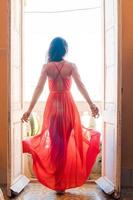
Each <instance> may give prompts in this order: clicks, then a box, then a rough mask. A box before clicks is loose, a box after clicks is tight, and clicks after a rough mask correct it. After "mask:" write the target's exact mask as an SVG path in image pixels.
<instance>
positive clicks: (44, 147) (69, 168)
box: [22, 65, 100, 190]
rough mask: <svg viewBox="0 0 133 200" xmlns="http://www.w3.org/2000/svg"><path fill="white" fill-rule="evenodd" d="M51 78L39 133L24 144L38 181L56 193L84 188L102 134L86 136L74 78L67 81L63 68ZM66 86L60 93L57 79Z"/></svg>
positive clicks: (24, 150)
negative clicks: (79, 187) (72, 80)
mask: <svg viewBox="0 0 133 200" xmlns="http://www.w3.org/2000/svg"><path fill="white" fill-rule="evenodd" d="M55 66H56V69H57V70H58V74H57V76H56V78H55V79H49V89H50V93H49V96H48V99H47V102H46V106H45V110H44V117H43V125H42V129H41V132H40V134H38V135H36V136H33V137H31V138H27V139H25V140H23V141H22V144H23V153H30V154H32V158H33V170H34V173H35V176H36V177H37V179H38V180H39V181H40V182H41V183H42V184H43V185H45V186H47V187H49V188H51V189H54V190H65V189H68V188H74V187H78V186H81V185H82V184H84V183H85V181H86V179H87V178H88V176H89V174H90V171H91V169H92V166H93V164H94V162H95V160H96V157H97V155H98V153H99V147H100V145H99V143H100V134H99V132H96V131H91V137H90V139H89V140H88V139H86V138H85V136H84V135H83V131H82V126H81V121H80V116H79V112H78V110H77V107H76V105H75V102H74V100H73V97H72V95H71V92H70V88H71V78H64V77H63V76H62V74H61V70H62V68H63V65H62V66H61V68H60V69H59V68H58V65H55ZM58 78H60V79H61V80H62V83H63V90H58V89H57V88H58V87H57V80H58Z"/></svg>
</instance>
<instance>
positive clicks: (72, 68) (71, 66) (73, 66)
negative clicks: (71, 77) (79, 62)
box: [67, 61, 77, 71]
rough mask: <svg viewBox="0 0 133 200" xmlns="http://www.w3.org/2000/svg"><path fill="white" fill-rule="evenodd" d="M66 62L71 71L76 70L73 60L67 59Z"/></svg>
mask: <svg viewBox="0 0 133 200" xmlns="http://www.w3.org/2000/svg"><path fill="white" fill-rule="evenodd" d="M67 64H68V65H69V67H70V69H71V71H73V70H76V69H77V67H76V64H75V63H73V62H70V61H67Z"/></svg>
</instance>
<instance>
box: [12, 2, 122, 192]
mask: <svg viewBox="0 0 133 200" xmlns="http://www.w3.org/2000/svg"><path fill="white" fill-rule="evenodd" d="M29 2H30V1H29ZM38 2H39V1H34V0H33V1H32V3H33V4H32V6H33V8H34V11H35V12H36V11H38V5H41V4H39V3H38ZM40 2H43V0H42V1H41V0H40ZM61 2H62V1H61ZM63 2H64V4H63V5H64V9H65V11H67V12H64V11H63V13H64V14H65V15H68V12H69V14H72V13H74V15H75V16H76V15H77V13H79V12H80V13H81V14H80V16H82V17H83V16H84V15H87V14H88V15H90V16H87V18H86V17H84V18H82V20H83V21H84V23H81V27H82V29H80V28H79V27H78V26H77V23H75V21H77V19H78V18H76V17H75V18H74V17H73V16H72V17H71V18H72V21H73V20H74V19H75V21H74V22H73V26H74V27H75V30H76V29H77V32H76V35H75V34H74V35H73V38H72V37H71V34H72V33H71V32H70V36H69V30H67V29H66V28H67V26H69V23H68V24H65V27H64V28H65V29H64V28H62V29H61V30H66V33H68V35H66V33H65V34H64V33H62V32H61V33H60V31H61V30H58V31H59V32H56V33H55V32H53V30H50V31H49V33H53V34H54V35H51V37H50V38H49V39H46V41H45V40H44V39H45V38H44V33H42V34H43V35H41V36H40V35H39V34H40V33H41V32H40V28H39V24H40V22H41V30H46V33H48V32H47V30H49V29H48V27H49V25H50V24H48V25H47V26H46V24H43V20H42V19H43V18H42V17H41V18H39V17H35V20H38V22H39V23H38V24H37V22H35V21H32V23H36V24H37V27H38V29H37V28H36V27H34V26H33V25H32V24H29V26H30V27H31V30H32V31H31V30H29V29H27V30H29V31H30V37H32V36H34V37H33V38H32V44H30V45H31V47H32V50H31V49H28V48H25V47H26V45H28V44H29V41H31V40H30V38H28V37H27V36H26V34H24V32H22V23H23V22H24V25H26V24H25V23H29V19H28V18H27V21H26V20H25V16H23V14H24V12H26V10H25V9H26V3H28V0H27V1H26V0H25V1H24V2H23V3H25V8H24V10H23V5H22V1H17V0H14V1H11V29H10V30H11V69H10V71H11V76H10V78H11V80H10V81H11V82H10V87H11V95H10V96H11V98H10V105H9V111H10V112H11V116H10V120H9V121H10V127H9V132H10V138H9V147H8V151H9V152H8V157H9V165H8V166H9V173H8V189H9V191H10V190H13V191H15V190H17V193H19V192H20V191H21V190H22V189H23V188H24V187H25V185H26V184H27V182H28V181H27V179H26V178H25V177H24V176H23V170H22V169H23V168H22V149H21V139H22V132H25V133H26V130H27V127H23V128H26V129H25V130H23V131H22V124H21V121H20V118H21V114H22V109H23V110H24V109H25V108H24V106H23V105H24V101H26V99H25V97H26V95H27V94H28V95H29V96H28V98H27V97H26V98H27V99H28V101H29V98H31V95H32V92H33V89H34V87H35V85H36V82H34V83H33V82H32V81H33V80H34V78H33V77H34V76H35V80H37V78H38V77H37V76H39V72H40V70H41V67H42V64H44V62H45V61H46V60H45V56H46V55H45V52H46V50H47V47H48V45H49V42H50V40H51V39H52V38H53V37H55V34H56V35H58V34H59V35H60V36H63V37H65V38H66V40H67V41H68V43H69V48H70V49H71V48H72V52H73V49H75V48H76V51H74V52H73V54H71V51H69V55H71V57H68V59H70V60H72V61H73V62H75V63H76V64H77V66H78V68H79V71H81V76H82V78H83V79H84V81H85V84H86V86H87V88H88V91H89V93H90V95H91V96H92V98H93V99H94V100H98V99H96V96H95V95H96V94H97V96H98V97H100V95H99V94H98V92H99V91H100V90H102V91H103V92H102V94H103V95H102V97H101V99H99V101H100V100H101V102H102V109H101V111H102V112H101V113H102V115H101V116H102V120H101V122H102V124H103V125H102V127H103V131H101V132H102V136H103V137H102V173H101V179H100V180H99V181H97V183H98V184H99V185H100V186H101V187H102V189H104V191H106V192H107V193H110V194H111V193H113V192H114V191H118V192H119V191H120V173H121V168H120V166H121V165H120V164H121V163H120V152H121V149H120V126H121V124H120V123H121V121H120V116H121V114H120V112H121V101H120V100H121V65H120V59H121V56H120V47H119V45H120V42H121V40H120V37H119V40H118V36H120V23H119V16H120V15H119V14H120V11H121V8H120V5H119V4H118V3H117V1H115V0H112V1H105V0H101V2H100V1H94V0H90V1H88V0H87V1H84V2H86V3H87V4H86V5H87V7H86V5H84V6H85V7H83V2H80V3H81V4H79V5H78V4H76V11H75V4H74V7H67V6H68V3H67V1H63ZM77 2H78V1H76V3H77ZM92 2H93V3H94V4H95V3H96V4H95V5H94V4H93V9H92V8H91V9H90V7H91V5H92V4H91V3H92ZM99 2H100V4H97V3H99ZM90 4H91V5H90ZM51 5H53V4H50V7H49V9H48V10H45V12H46V11H48V12H47V13H45V18H46V14H48V13H49V12H50V13H51V11H52V13H51V16H52V15H55V13H53V11H55V9H56V11H57V9H58V10H59V12H58V14H56V16H59V14H62V12H60V10H61V11H62V8H60V7H56V6H57V5H58V4H56V6H55V7H53V8H52V7H51ZM59 5H60V4H59ZM71 5H72V4H71ZM99 5H101V16H102V21H100V20H101V17H100V18H99V19H97V17H96V19H97V20H99V23H98V24H99V25H98V26H99V27H100V23H101V25H102V26H101V27H102V28H100V29H102V31H103V33H101V34H102V35H101V36H100V35H98V37H99V36H100V38H103V39H100V40H97V41H95V40H94V38H95V37H94V36H93V34H94V35H95V34H96V33H95V32H96V31H97V29H95V28H96V27H95V26H94V25H95V24H93V23H91V21H92V20H93V18H92V19H91V17H92V16H91V15H92V13H93V12H95V10H97V12H96V13H98V12H100V11H98V10H100V6H99ZM45 8H46V7H45ZM79 8H80V9H79ZM81 8H82V9H81ZM51 9H52V10H51ZM64 9H63V10H64ZM71 9H72V11H68V10H71ZM77 9H78V11H77ZM83 10H84V11H83ZM88 10H91V11H92V12H88ZM23 11H24V12H23ZM32 11H33V10H32ZM82 11H83V12H82ZM39 12H40V15H44V13H43V12H44V7H42V8H41V10H40V11H39ZM90 13H91V14H90ZM25 14H26V15H28V16H31V15H32V16H33V15H35V13H31V15H29V14H30V12H28V10H27V13H25ZM72 15H73V14H72ZM66 18H67V17H66ZM55 19H56V17H54V20H55ZM67 19H68V18H67ZM90 19H91V21H90ZM96 19H95V18H94V21H95V20H96ZM69 20H70V19H69ZM44 21H46V22H48V17H47V20H44ZM89 21H90V24H92V25H93V26H92V27H93V28H92V29H89V30H91V31H92V32H91V34H90V32H87V36H86V32H84V30H87V29H86V27H88V26H87V25H88V24H89ZM67 22H68V21H67ZM54 24H55V23H54ZM70 24H71V23H70ZM83 24H86V25H84V26H83ZM61 25H62V24H61ZM45 26H46V27H45ZM62 26H63V25H62ZM34 28H35V30H34ZM50 28H51V26H50ZM100 29H99V30H100ZM94 30H95V31H94ZM34 32H35V35H34V34H33V33H34ZM80 33H81V35H80ZM78 34H79V38H81V40H75V39H77V38H78ZM99 34H100V33H99ZM48 35H50V34H48ZM90 35H91V37H90ZM38 36H39V37H38ZM84 36H85V41H84V39H83V38H84ZM26 37H27V39H28V40H26ZM38 38H39V39H38ZM40 38H41V40H40ZM71 38H72V40H71ZM86 38H87V39H86ZM88 38H89V39H88ZM90 38H91V39H90ZM33 39H34V42H33ZM82 39H83V41H84V43H82ZM36 40H38V41H37V42H36ZM86 40H87V41H86ZM23 41H25V42H27V43H25V44H24V42H23ZM39 41H41V42H42V41H44V43H45V45H44V43H43V44H42V45H41V46H39V45H40V43H39ZM74 41H75V42H74ZM98 41H102V44H104V45H102V44H101V48H102V50H101V51H99V50H98V49H99V48H98V47H97V45H96V46H94V44H98ZM86 43H87V45H86ZM99 43H100V42H99ZM35 44H36V48H37V50H36V49H35V46H34V45H35ZM90 44H92V47H93V48H94V49H92V48H91V49H90ZM30 45H29V46H30ZM79 45H80V46H81V49H79ZM85 46H86V48H87V50H85V51H84V53H85V54H83V49H85ZM22 49H23V53H22ZM26 49H27V50H28V51H27V52H26ZM94 51H95V54H94ZM32 52H34V54H32ZM24 53H25V54H26V56H27V55H28V59H27V61H28V62H29V63H25V62H26V59H22V57H23V58H25V55H24ZM96 53H98V55H101V54H103V57H102V56H100V57H99V58H98V57H96ZM88 54H90V55H91V56H92V57H91V56H90V57H89V55H88ZM32 55H33V56H32ZM69 55H68V56H69ZM78 55H80V58H81V56H82V59H80V58H79V56H78ZM34 57H35V58H36V59H35V60H34ZM85 57H86V58H88V59H85ZM29 58H31V59H32V61H33V60H34V63H33V62H31V60H29ZM98 59H99V60H98ZM86 61H87V62H88V61H91V62H92V63H88V64H87V63H86ZM94 63H95V65H96V66H97V67H98V66H99V68H97V70H98V69H99V71H98V72H99V73H95V70H94V71H91V72H92V74H91V75H90V76H89V78H88V73H85V74H82V73H84V72H87V70H86V69H88V70H89V71H90V70H92V68H91V67H92V65H93V66H94ZM99 63H101V66H100V65H99ZM27 64H28V65H29V66H31V68H32V70H31V69H30V68H29V66H28V65H27ZM26 66H27V67H26ZM83 66H85V70H83V71H82V69H81V68H82V67H83ZM86 66H87V67H86ZM33 67H34V68H35V69H38V70H37V71H35V72H34V73H31V72H33ZM28 69H30V70H29V72H28V71H25V70H28ZM94 69H96V68H95V67H94ZM100 70H101V72H102V81H103V84H102V89H100V88H99V86H100V84H99V85H98V83H97V82H96V83H94V79H93V77H94V76H95V75H98V77H100V76H99V74H100ZM23 71H24V73H22V72H23ZM25 73H26V75H28V76H27V77H26V75H24V74H25ZM93 73H94V74H93ZM23 75H24V78H23ZM84 76H85V77H86V78H84ZM89 79H90V81H89V83H91V84H92V85H93V87H92V86H91V85H90V84H88V80H89ZM98 80H99V79H98ZM26 81H27V82H26ZM102 81H101V80H100V81H99V83H100V82H102ZM16 82H17V84H16ZM28 82H29V83H33V85H32V86H31V85H30V90H29V88H28V87H29V85H28V84H29V83H28ZM23 83H26V87H25V89H26V88H28V90H29V91H30V92H31V93H29V91H28V90H27V91H26V90H24V91H22V88H23V87H22V85H23V86H25V85H24V84H23ZM46 88H47V87H45V90H44V93H43V94H44V96H42V97H41V98H40V100H41V99H42V100H43V101H45V98H46V96H47V89H46ZM93 88H95V89H96V91H97V90H98V88H99V90H98V92H94V91H93ZM74 91H75V89H74V88H73V93H74ZM26 92H27V94H26ZM94 94H95V95H94ZM100 94H101V93H100ZM24 95H25V97H24ZM93 95H94V96H93ZM73 96H74V95H73ZM77 96H78V101H79V111H80V114H81V118H82V120H83V122H84V123H85V125H86V126H88V121H89V116H88V111H87V112H86V105H85V103H84V102H82V101H83V100H81V96H80V95H79V94H78V95H77V93H76V97H77ZM25 107H26V102H25ZM37 107H38V108H37ZM37 107H36V108H35V111H36V112H37V113H38V110H37V109H39V106H37ZM83 108H84V110H83ZM43 109H44V108H43ZM87 109H88V106H87ZM41 113H43V112H41ZM40 117H41V116H40ZM35 119H36V120H38V119H37V117H36V116H35ZM40 121H41V120H40ZM101 122H99V123H101ZM92 124H93V123H92ZM36 125H37V126H36V127H37V128H36V129H39V126H38V123H36ZM93 125H94V124H93ZM100 127H101V126H100V125H98V127H96V128H98V129H99V130H100ZM30 134H31V132H30V133H29V135H30ZM26 136H27V135H26ZM23 163H24V162H23ZM20 183H21V184H20ZM18 184H19V186H21V187H18ZM15 192H16V191H15Z"/></svg>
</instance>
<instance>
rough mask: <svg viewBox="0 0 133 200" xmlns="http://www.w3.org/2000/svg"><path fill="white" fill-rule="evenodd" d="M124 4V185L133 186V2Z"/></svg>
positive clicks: (122, 1) (128, 0) (125, 0)
mask: <svg viewBox="0 0 133 200" xmlns="http://www.w3.org/2000/svg"><path fill="white" fill-rule="evenodd" d="M121 3H122V84H123V95H122V184H123V186H133V1H132V0H121Z"/></svg>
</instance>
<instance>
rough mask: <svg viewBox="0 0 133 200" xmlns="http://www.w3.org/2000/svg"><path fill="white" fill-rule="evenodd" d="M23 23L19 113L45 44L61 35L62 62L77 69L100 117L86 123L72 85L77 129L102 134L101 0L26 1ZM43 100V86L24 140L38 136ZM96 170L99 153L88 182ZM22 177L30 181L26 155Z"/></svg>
mask: <svg viewBox="0 0 133 200" xmlns="http://www.w3.org/2000/svg"><path fill="white" fill-rule="evenodd" d="M44 8H45V9H44ZM77 21H78V23H77ZM23 22H24V23H23V29H24V31H23V49H24V51H23V88H24V89H23V101H24V102H23V105H24V110H26V108H27V107H28V105H29V103H30V100H31V97H32V94H33V91H34V88H35V86H36V84H37V80H38V78H39V75H40V71H41V68H42V66H43V64H44V63H46V62H47V50H48V46H49V43H50V41H51V40H52V39H53V38H54V37H56V36H61V37H63V38H65V39H66V40H67V42H68V45H69V52H68V55H67V56H66V59H67V60H69V61H71V62H74V63H75V64H76V65H77V67H78V69H79V72H80V74H81V78H82V80H83V82H84V84H85V86H86V88H87V90H88V92H89V94H90V96H91V97H92V99H93V102H94V103H95V104H96V105H97V106H98V107H99V109H100V117H99V118H98V119H94V118H92V117H91V112H90V110H89V106H88V105H87V103H86V102H85V100H84V99H83V97H82V96H81V94H80V93H79V92H78V90H77V88H76V85H75V84H74V83H73V87H72V94H73V97H74V99H75V101H76V104H77V106H78V110H79V113H80V116H81V121H82V124H83V126H85V127H87V128H92V129H96V130H97V131H99V132H100V133H102V124H103V123H102V95H103V94H102V87H103V86H102V84H103V81H102V72H103V69H102V67H103V50H102V49H103V42H102V38H103V35H102V34H103V32H102V8H101V0H95V1H94V0H93V1H92V0H90V1H89V3H88V2H86V1H85V2H84V3H83V1H81V0H78V1H76V4H75V3H73V4H72V2H71V1H61V2H60V3H57V2H55V3H54V2H52V3H51V1H41V0H40V1H37V2H35V1H31V0H30V1H29V0H26V1H25V3H24V13H23ZM47 96H48V85H47V83H46V85H45V88H44V91H43V94H42V95H41V97H40V98H39V101H38V103H37V104H36V106H35V108H34V110H33V113H32V117H31V124H32V125H31V124H28V125H25V126H26V127H25V129H24V137H30V136H32V135H35V134H38V133H39V130H40V127H41V123H42V118H43V110H44V102H46V99H47ZM33 123H34V124H33ZM101 144H102V135H101ZM101 148H102V145H101ZM101 169H102V154H101V153H100V154H99V156H98V157H97V160H96V162H95V165H94V167H93V169H92V172H91V174H90V176H89V178H88V179H89V180H96V179H97V178H99V177H100V176H101ZM24 174H25V175H26V176H28V177H29V178H31V179H34V178H35V177H34V173H33V170H32V159H31V156H30V155H24Z"/></svg>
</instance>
